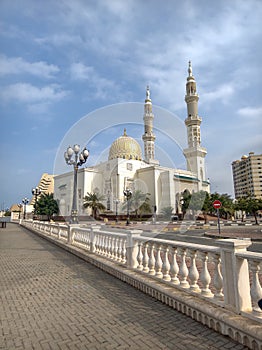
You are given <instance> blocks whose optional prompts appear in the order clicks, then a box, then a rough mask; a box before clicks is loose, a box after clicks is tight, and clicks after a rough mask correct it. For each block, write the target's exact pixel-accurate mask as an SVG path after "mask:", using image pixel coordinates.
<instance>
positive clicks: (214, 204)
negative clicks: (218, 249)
mask: <svg viewBox="0 0 262 350" xmlns="http://www.w3.org/2000/svg"><path fill="white" fill-rule="evenodd" d="M221 207H222V203H221V202H220V201H219V200H218V199H216V200H215V201H214V202H213V208H215V209H216V210H217V224H218V233H219V236H220V220H219V209H220V208H221Z"/></svg>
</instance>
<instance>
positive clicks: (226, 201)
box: [210, 192, 234, 219]
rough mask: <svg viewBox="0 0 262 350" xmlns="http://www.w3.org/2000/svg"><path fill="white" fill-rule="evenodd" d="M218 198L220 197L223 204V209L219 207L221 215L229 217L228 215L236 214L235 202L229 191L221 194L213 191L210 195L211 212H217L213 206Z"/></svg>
mask: <svg viewBox="0 0 262 350" xmlns="http://www.w3.org/2000/svg"><path fill="white" fill-rule="evenodd" d="M216 199H218V200H219V201H220V202H221V204H222V207H221V209H219V211H220V215H221V217H224V218H225V219H227V218H228V215H230V216H232V215H233V214H234V204H233V199H232V198H231V196H230V195H229V194H227V193H223V194H219V193H217V192H215V193H212V194H211V196H210V201H211V208H210V213H211V214H216V209H215V208H213V206H212V204H213V202H214V201H215V200H216Z"/></svg>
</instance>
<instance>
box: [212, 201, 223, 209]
mask: <svg viewBox="0 0 262 350" xmlns="http://www.w3.org/2000/svg"><path fill="white" fill-rule="evenodd" d="M221 207H222V203H221V202H220V201H219V200H218V199H216V200H215V201H214V202H213V208H215V209H219V208H221Z"/></svg>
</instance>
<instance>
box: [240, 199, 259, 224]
mask: <svg viewBox="0 0 262 350" xmlns="http://www.w3.org/2000/svg"><path fill="white" fill-rule="evenodd" d="M235 209H236V210H241V211H242V221H243V218H244V215H243V213H244V212H247V213H250V214H253V215H254V218H255V221H256V224H257V225H258V220H257V212H258V211H259V210H261V209H262V200H261V199H257V198H254V197H252V196H251V195H250V194H249V195H248V196H247V197H241V198H239V199H238V200H237V203H236V204H235Z"/></svg>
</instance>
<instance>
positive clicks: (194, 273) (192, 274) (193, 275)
mask: <svg viewBox="0 0 262 350" xmlns="http://www.w3.org/2000/svg"><path fill="white" fill-rule="evenodd" d="M190 257H191V265H190V269H189V275H188V278H189V280H190V289H191V290H192V291H193V292H195V293H200V292H201V289H200V288H199V285H198V284H197V281H198V279H199V273H198V269H197V267H196V257H197V251H196V250H192V251H191V253H190Z"/></svg>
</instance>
